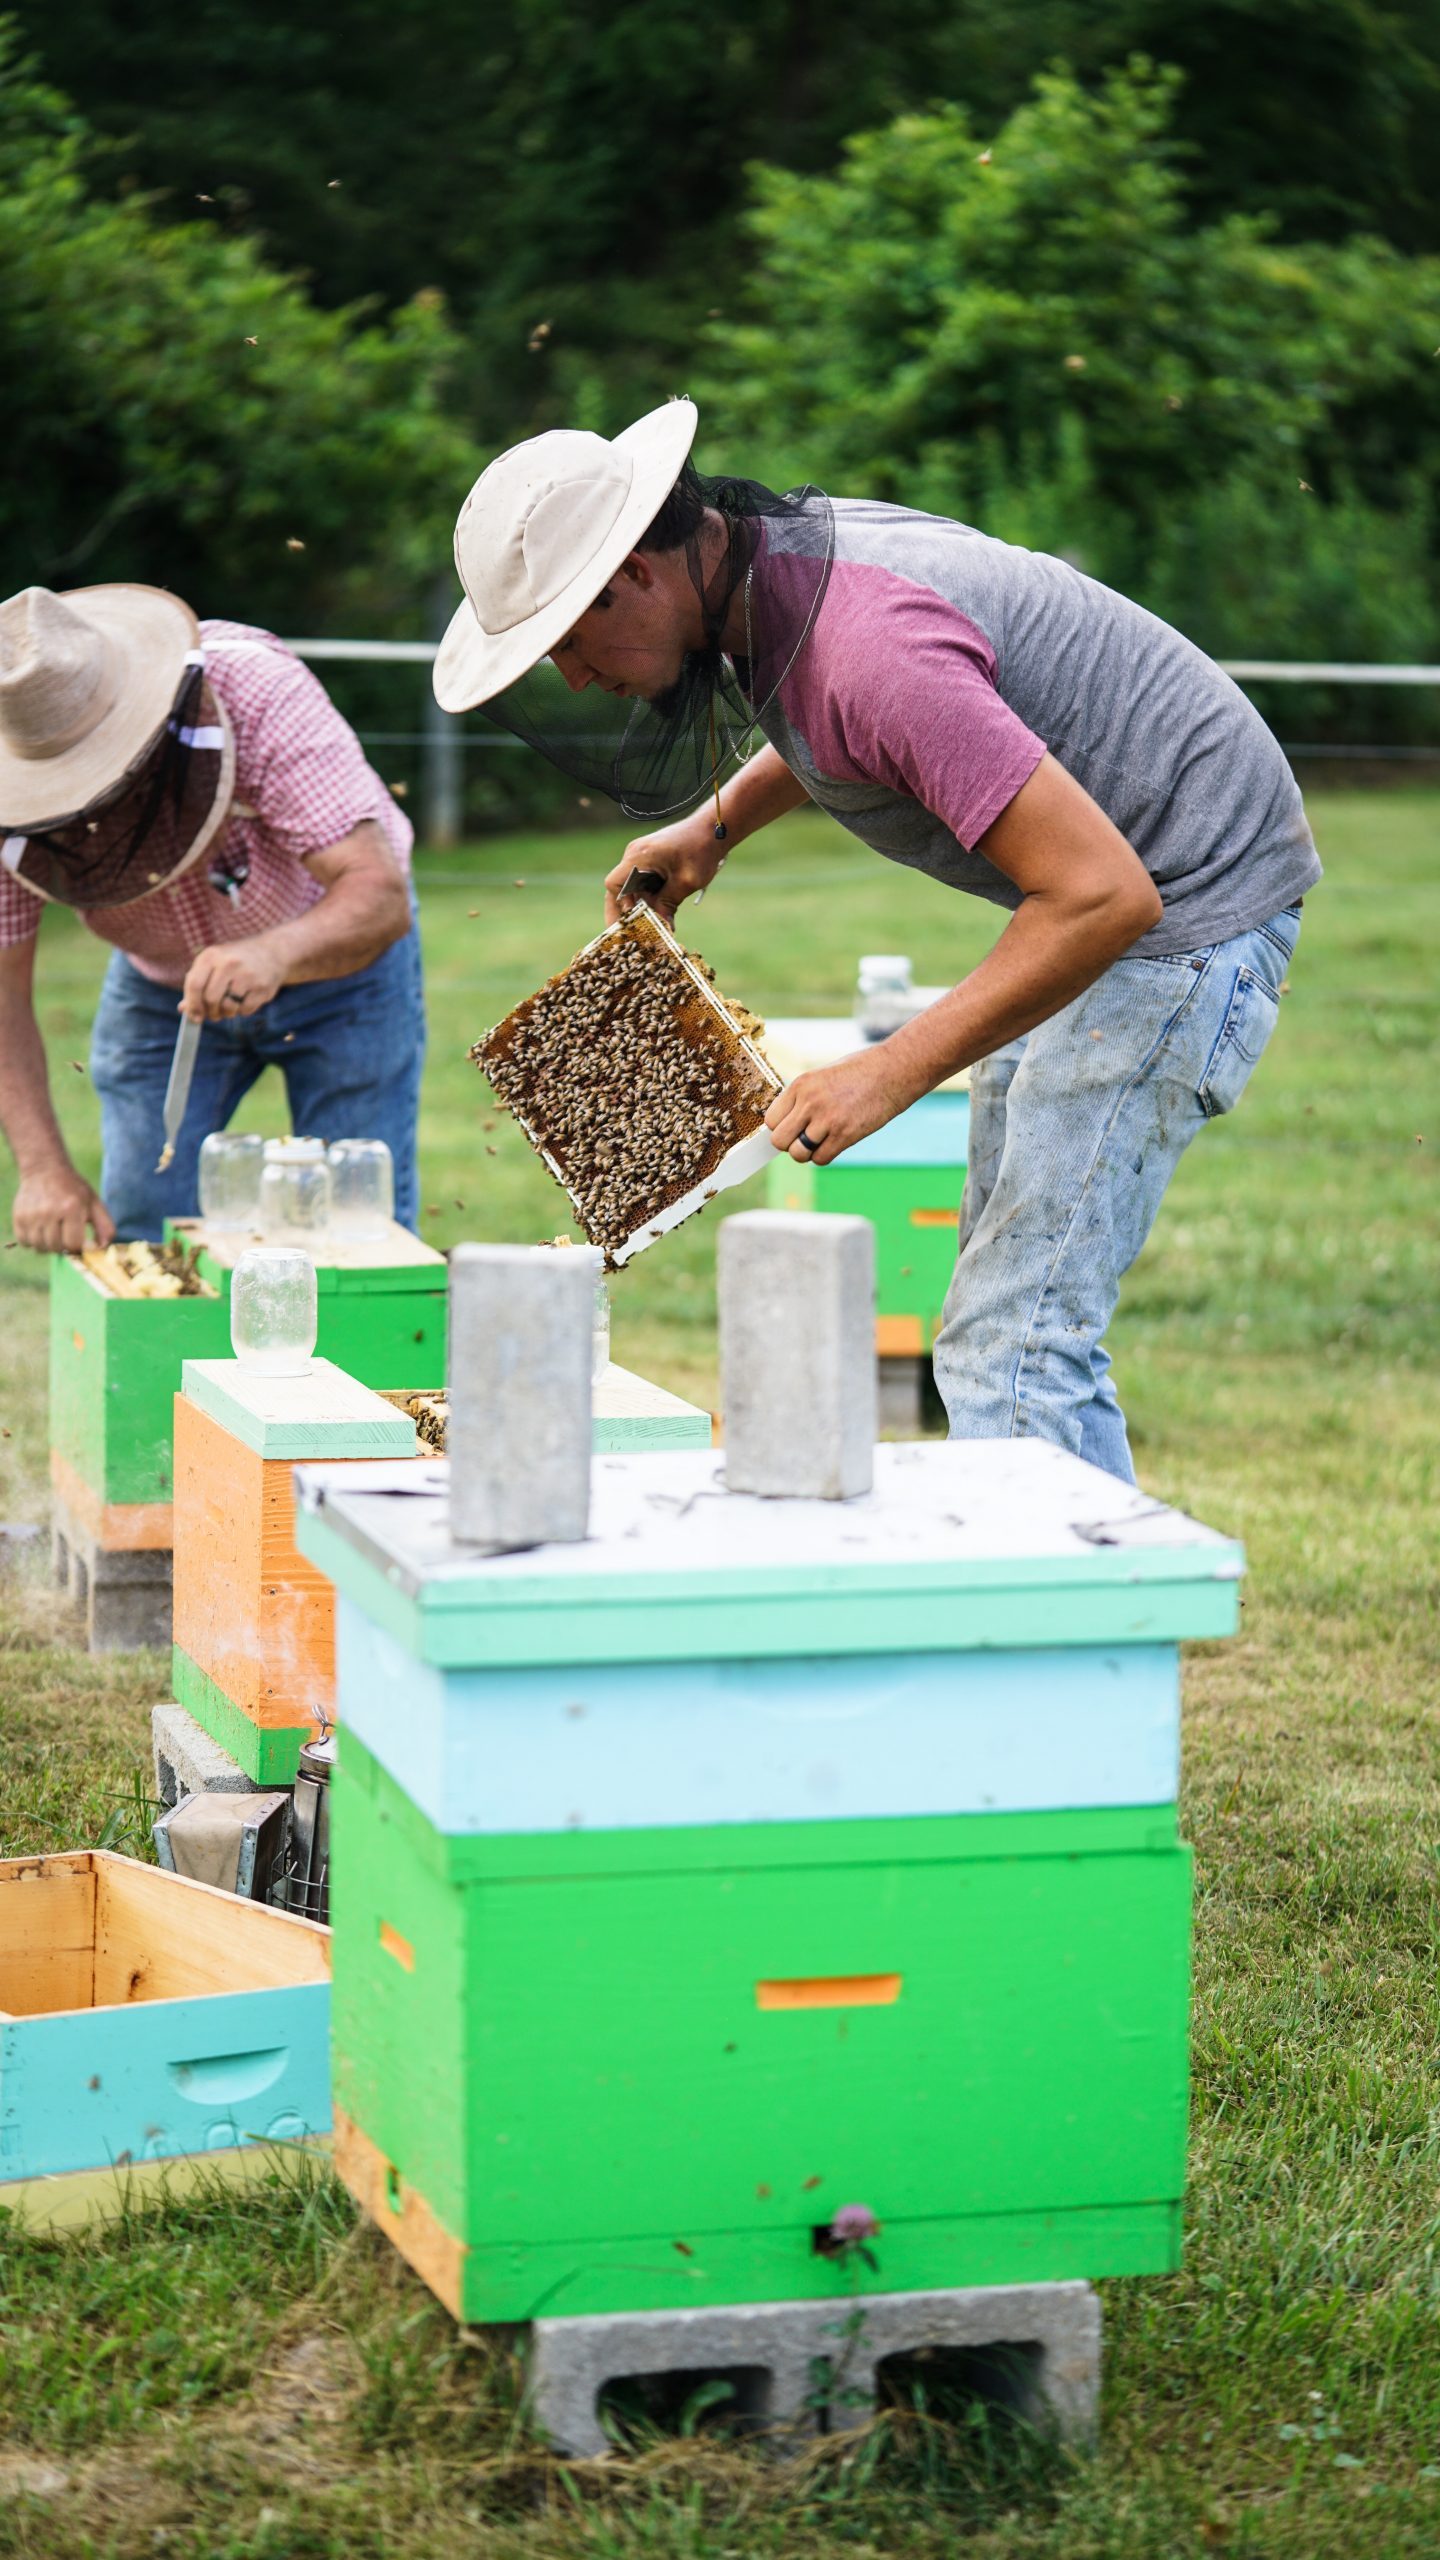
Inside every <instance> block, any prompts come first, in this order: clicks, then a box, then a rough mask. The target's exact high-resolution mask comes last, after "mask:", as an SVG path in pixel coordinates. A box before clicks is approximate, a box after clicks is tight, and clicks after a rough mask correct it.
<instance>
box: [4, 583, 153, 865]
mask: <svg viewBox="0 0 1440 2560" xmlns="http://www.w3.org/2000/svg"><path fill="white" fill-rule="evenodd" d="M199 647H200V626H199V624H198V622H197V621H196V619H195V616H194V614H193V613H192V612H191V610H190V607H189V606H188V604H182V603H181V601H180V598H179V597H178V596H172V595H170V594H169V593H167V592H166V590H165V589H163V588H161V587H139V586H105V587H76V588H74V589H72V590H71V591H70V592H69V593H67V594H64V595H52V594H51V592H50V589H49V588H48V587H25V588H23V589H22V590H21V592H20V594H19V595H15V596H10V597H8V598H7V599H6V601H5V602H4V603H3V604H0V826H3V827H4V828H5V829H6V830H7V831H9V832H10V833H12V834H14V833H20V832H24V831H26V830H37V831H38V830H42V829H44V828H45V827H47V826H56V825H59V824H60V823H61V822H62V821H63V820H64V819H66V818H69V817H72V816H74V814H75V813H76V812H77V811H78V810H82V809H86V808H88V807H90V806H91V804H92V803H93V802H94V801H96V800H98V799H99V798H101V797H102V795H103V794H104V793H106V792H107V791H110V790H111V789H113V787H114V786H115V784H117V783H118V782H119V781H120V780H121V779H122V777H123V776H124V775H125V774H126V773H128V772H129V771H130V770H131V769H132V767H134V766H136V765H137V764H139V763H140V762H141V760H142V759H143V758H144V756H145V754H146V752H147V750H148V749H149V748H150V747H151V746H152V745H153V744H154V743H155V741H156V740H157V739H158V738H159V737H160V735H161V732H162V731H163V730H164V727H165V724H166V722H167V720H168V718H169V716H170V711H171V708H172V706H173V704H174V701H175V696H176V694H177V692H178V691H179V687H180V683H181V679H182V677H183V676H184V673H185V667H186V661H187V659H189V658H191V657H193V655H194V653H195V652H196V651H198V649H199Z"/></svg>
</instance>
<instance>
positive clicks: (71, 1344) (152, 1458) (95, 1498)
mask: <svg viewBox="0 0 1440 2560" xmlns="http://www.w3.org/2000/svg"><path fill="white" fill-rule="evenodd" d="M229 1348H230V1310H229V1308H228V1306H227V1305H226V1304H225V1303H224V1301H223V1300H222V1299H220V1298H218V1297H217V1298H116V1297H112V1296H111V1294H110V1292H109V1291H108V1290H107V1289H104V1288H102V1287H101V1285H100V1283H99V1281H98V1280H96V1279H94V1278H93V1277H92V1275H91V1274H90V1272H88V1271H87V1270H86V1269H85V1266H84V1264H83V1263H81V1262H78V1261H74V1260H72V1259H71V1257H70V1256H69V1255H68V1254H56V1255H54V1256H53V1257H52V1260H51V1264H50V1448H51V1474H52V1476H53V1478H54V1481H55V1485H56V1489H57V1491H58V1492H60V1493H61V1495H62V1496H63V1497H64V1498H65V1500H66V1502H67V1505H68V1507H69V1508H70V1509H71V1510H72V1511H73V1512H76V1513H79V1514H80V1515H81V1516H82V1517H83V1518H84V1519H85V1520H86V1522H87V1524H88V1525H89V1526H91V1527H92V1529H93V1531H94V1533H95V1534H96V1536H97V1537H99V1538H100V1539H101V1542H102V1543H107V1542H108V1541H107V1540H106V1535H105V1532H106V1528H107V1526H110V1527H113V1525H114V1524H113V1523H109V1524H107V1523H106V1522H105V1521H104V1519H103V1516H102V1515H103V1511H105V1510H108V1509H109V1508H110V1507H111V1506H113V1505H117V1504H118V1505H124V1506H126V1507H129V1506H131V1505H133V1504H142V1503H143V1504H147V1505H150V1504H162V1505H164V1504H168V1503H169V1501H170V1499H171V1488H172V1483H173V1467H172V1458H171V1431H172V1416H173V1413H174V1406H175V1396H176V1392H177V1390H178V1388H179V1385H180V1371H181V1368H182V1366H183V1364H184V1362H185V1361H187V1360H206V1359H215V1358H218V1357H219V1356H220V1355H221V1354H223V1353H225V1352H227V1351H228V1350H229ZM162 1529H163V1524H157V1535H156V1538H155V1541H154V1543H156V1544H158V1545H160V1546H168V1545H169V1544H170V1539H169V1535H168V1532H166V1533H164V1534H161V1530H162Z"/></svg>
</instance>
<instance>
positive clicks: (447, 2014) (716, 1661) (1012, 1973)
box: [297, 1443, 1241, 2321]
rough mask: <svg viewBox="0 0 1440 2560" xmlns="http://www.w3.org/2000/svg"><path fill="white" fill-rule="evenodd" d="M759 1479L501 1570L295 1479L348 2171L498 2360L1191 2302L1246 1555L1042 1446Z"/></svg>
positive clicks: (642, 1509)
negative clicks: (561, 2338) (329, 1738)
mask: <svg viewBox="0 0 1440 2560" xmlns="http://www.w3.org/2000/svg"><path fill="white" fill-rule="evenodd" d="M719 1467H720V1461H719V1459H718V1458H717V1457H710V1458H706V1457H703V1456H701V1455H699V1454H698V1453H697V1454H695V1455H693V1456H692V1455H676V1456H671V1457H635V1458H612V1459H608V1460H600V1461H597V1463H596V1467H595V1471H594V1481H595V1503H594V1511H593V1516H592V1526H591V1534H590V1537H589V1538H588V1539H587V1540H586V1542H585V1543H584V1545H583V1547H574V1548H550V1549H539V1550H534V1551H532V1552H531V1553H530V1554H528V1555H526V1556H523V1557H520V1556H510V1557H496V1558H479V1557H473V1556H470V1555H467V1554H465V1553H463V1551H457V1550H455V1549H453V1548H452V1547H451V1546H450V1544H449V1540H448V1532H447V1528H446V1504H445V1495H444V1491H443V1479H441V1480H440V1481H439V1482H438V1483H437V1487H436V1489H435V1490H432V1491H431V1492H430V1493H429V1494H427V1495H426V1496H424V1497H423V1498H420V1499H417V1500H415V1501H411V1502H404V1503H401V1502H397V1501H395V1500H394V1499H393V1498H392V1497H390V1496H388V1495H386V1494H384V1493H383V1492H379V1491H373V1490H364V1491H356V1490H355V1489H354V1488H353V1487H351V1488H346V1487H345V1486H344V1485H343V1484H342V1483H341V1482H340V1480H339V1471H338V1470H337V1471H336V1473H335V1475H334V1476H333V1477H331V1478H330V1479H329V1480H328V1481H327V1479H326V1475H325V1471H324V1470H323V1469H306V1470H304V1471H302V1475H301V1479H300V1480H301V1483H302V1487H303V1488H304V1491H303V1498H302V1502H301V1506H300V1510H299V1514H298V1520H297V1538H298V1542H299V1544H300V1546H301V1548H302V1551H303V1552H305V1553H307V1554H308V1555H310V1556H311V1558H312V1559H313V1561H314V1562H315V1563H317V1564H318V1565H319V1566H320V1567H321V1568H322V1570H324V1571H326V1572H327V1573H329V1574H330V1575H331V1576H332V1578H333V1579H334V1581H335V1582H336V1585H337V1590H338V1594H339V1597H338V1603H337V1615H336V1632H337V1681H338V1698H339V1711H340V1720H341V1727H342V1739H341V1747H340V1765H339V1769H338V1771H337V1775H336V1780H335V1794H334V1882H333V1896H332V1916H333V1922H334V1930H335V1992H334V1997H335V2009H334V2074H335V2096H336V2157H337V2162H338V2164H339V2166H340V2168H341V2171H342V2174H343V2175H344V2176H345V2177H346V2179H347V2180H348V2182H349V2183H350V2185H351V2186H352V2188H353V2189H354V2191H355V2192H356V2194H357V2195H358V2196H359V2197H360V2199H361V2201H362V2202H363V2203H364V2204H365V2206H366V2208H367V2209H368V2210H369V2211H370V2212H371V2213H372V2214H373V2215H374V2216H375V2218H376V2219H377V2221H378V2222H379V2223H380V2224H381V2227H382V2228H384V2229H385V2230H386V2231H387V2232H389V2234H390V2236H391V2237H392V2238H393V2239H394V2240H395V2242H396V2244H397V2246H398V2247H399V2248H400V2249H401V2250H402V2251H403V2252H404V2253H405V2254H406V2255H407V2256H408V2257H409V2258H410V2259H411V2261H412V2263H413V2264H414V2265H415V2266H416V2267H417V2268H418V2269H419V2270H420V2272H421V2273H422V2274H423V2275H424V2276H425V2278H426V2280H427V2281H428V2282H429V2283H430V2284H431V2285H432V2286H433V2288H434V2290H435V2291H436V2292H437V2293H438V2294H439V2295H440V2297H441V2299H442V2300H444V2301H445V2302H446V2303H447V2304H448V2305H449V2307H450V2308H451V2309H452V2311H454V2312H455V2314H456V2315H457V2316H458V2317H461V2318H464V2319H468V2320H475V2321H505V2320H523V2319H532V2318H535V2317H537V2316H540V2315H542V2314H543V2315H544V2316H546V2317H554V2316H557V2315H563V2314H580V2313H592V2312H605V2311H621V2310H648V2309H666V2308H674V2307H681V2306H685V2307H688V2306H700V2305H707V2304H716V2303H729V2302H734V2303H739V2302H751V2301H777V2300H782V2301H783V2300H795V2299H802V2298H815V2297H819V2298H822V2299H824V2298H828V2297H829V2296H831V2295H843V2294H844V2293H845V2292H847V2291H848V2290H849V2289H850V2288H851V2287H852V2286H856V2287H858V2288H859V2289H860V2290H861V2291H867V2290H868V2291H877V2292H886V2293H889V2292H895V2291H904V2290H907V2289H911V2288H915V2289H926V2288H933V2287H937V2286H966V2285H986V2284H1009V2283H1015V2282H1021V2281H1028V2280H1037V2281H1038V2280H1050V2279H1056V2278H1061V2277H1075V2276H1081V2277H1097V2276H1107V2275H1118V2274H1137V2273H1147V2272H1156V2271H1159V2270H1162V2269H1165V2268H1170V2267H1173V2266H1175V2265H1176V2264H1177V2263H1178V2253H1179V2245H1180V2198H1181V2194H1182V2189H1183V2181H1184V2166H1185V2119H1186V2050H1187V2047H1186V2036H1187V2012H1188V1982H1189V1905H1190V1875H1189V1853H1188V1850H1187V1849H1186V1848H1185V1847H1184V1846H1183V1844H1182V1843H1181V1842H1180V1841H1179V1838H1178V1835H1177V1830H1176V1814H1175V1794H1176V1781H1177V1771H1178V1730H1179V1683H1178V1667H1177V1641H1178V1639H1179V1638H1181V1637H1183V1636H1186V1635H1202V1634H1203V1635H1212V1636H1213V1635H1219V1634H1223V1633H1225V1632H1227V1631H1228V1630H1229V1629H1230V1628H1232V1627H1233V1625H1234V1623H1235V1618H1236V1584H1237V1579H1238V1575H1239V1572H1240V1569H1241V1558H1240V1553H1239V1550H1238V1549H1237V1548H1235V1547H1234V1546H1233V1545H1231V1544H1230V1543H1229V1542H1228V1541H1226V1540H1224V1539H1221V1538H1218V1537H1216V1536H1215V1535H1214V1534H1213V1533H1212V1532H1209V1531H1207V1530H1204V1529H1201V1528H1199V1527H1198V1526H1197V1525H1196V1524H1194V1523H1193V1522H1189V1521H1186V1520H1184V1519H1183V1518H1182V1517H1181V1516H1180V1515H1178V1514H1175V1513H1172V1512H1164V1511H1161V1510H1159V1509H1157V1507H1156V1506H1154V1505H1153V1504H1149V1503H1147V1502H1146V1501H1145V1499H1144V1497H1142V1496H1140V1495H1138V1494H1135V1493H1133V1492H1132V1491H1130V1490H1129V1489H1128V1488H1125V1487H1122V1486H1117V1485H1116V1484H1115V1483H1114V1482H1113V1481H1112V1480H1111V1479H1109V1478H1106V1477H1104V1476H1101V1475H1099V1474H1098V1473H1097V1472H1096V1471H1095V1470H1093V1469H1091V1468H1089V1467H1086V1466H1084V1465H1082V1463H1081V1462H1080V1461H1079V1460H1078V1459H1072V1458H1070V1457H1068V1456H1066V1455H1064V1454H1063V1453H1061V1452H1059V1451H1056V1450H1053V1449H1049V1448H1045V1447H1043V1446H1042V1445H1041V1444H1038V1443H1020V1444H1009V1443H969V1444H967V1443H953V1444H949V1445H948V1446H939V1445H935V1444H930V1445H926V1446H923V1447H908V1448H887V1449H884V1450H881V1451H878V1452H877V1481H876V1490H875V1493H874V1494H873V1495H871V1496H868V1497H864V1498H862V1499H861V1500H859V1501H857V1502H854V1503H844V1504H825V1503H791V1504H783V1505H782V1504H779V1503H774V1502H771V1503H761V1502H755V1501H746V1500H741V1499H737V1498H735V1497H729V1496H726V1495H725V1494H724V1492H723V1483H722V1479H721V1476H720V1473H719ZM847 2203H864V2204H867V2205H869V2206H870V2208H871V2209H872V2210H873V2211H874V2212H875V2213H876V2214H877V2215H878V2216H879V2218H880V2221H881V2224H882V2233H881V2237H880V2240H879V2241H878V2243H877V2244H876V2257H877V2265H876V2267H875V2269H874V2270H873V2271H872V2270H867V2269H865V2268H864V2267H863V2266H860V2267H858V2268H857V2267H854V2266H850V2267H846V2268H844V2269H841V2268H838V2267H837V2265H836V2263H835V2261H834V2260H833V2259H832V2258H831V2257H828V2256H827V2255H826V2254H825V2253H824V2250H823V2247H822V2246H821V2245H819V2244H820V2243H821V2242H822V2241H823V2236H824V2232H825V2230H826V2227H827V2226H828V2224H829V2221H830V2219H831V2217H832V2216H833V2214H834V2213H835V2212H836V2211H837V2210H838V2208H839V2207H840V2206H841V2205H842V2204H847Z"/></svg>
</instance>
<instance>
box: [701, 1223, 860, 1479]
mask: <svg viewBox="0 0 1440 2560" xmlns="http://www.w3.org/2000/svg"><path fill="white" fill-rule="evenodd" d="M718 1259H719V1282H720V1401H721V1409H722V1411H723V1413H724V1416H725V1482H726V1486H727V1488H728V1490H729V1491H730V1492H731V1493H758V1494H778V1495H791V1496H795V1497H809V1498H811V1499H819V1500H821V1501H826V1502H837V1501H841V1500H843V1499H844V1498H845V1497H846V1496H848V1495H851V1494H857V1493H868V1492H869V1490H870V1486H871V1482H872V1478H873V1472H874V1451H875V1430H876V1412H875V1353H874V1339H875V1238H874V1234H873V1231H872V1229H871V1227H870V1225H869V1223H868V1221H867V1220H866V1219H864V1218H827V1217H810V1216H806V1215H803V1214H800V1213H794V1214H791V1213H788V1212H784V1211H778V1210H773V1209H752V1210H748V1211H746V1212H745V1213H744V1214H743V1215H742V1216H740V1217H738V1218H727V1219H726V1220H725V1223H724V1225H723V1226H722V1227H721V1229H720V1249H719V1258H718Z"/></svg>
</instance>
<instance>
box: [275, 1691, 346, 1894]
mask: <svg viewBox="0 0 1440 2560" xmlns="http://www.w3.org/2000/svg"><path fill="white" fill-rule="evenodd" d="M334 1769H335V1736H334V1735H333V1733H322V1734H319V1735H317V1737H316V1739H315V1740H314V1741H313V1742H307V1743H306V1744H305V1746H304V1748H303V1750H302V1751H301V1754H300V1766H299V1770H298V1772H297V1774H296V1779H295V1792H294V1795H293V1796H292V1798H291V1802H290V1844H289V1849H288V1853H287V1856H286V1861H285V1893H284V1905H285V1909H286V1910H287V1911H293V1912H295V1913H297V1914H298V1915H299V1917H300V1918H301V1919H302V1920H325V1921H328V1920H329V1917H330V1780H331V1777H332V1776H333V1774H334Z"/></svg>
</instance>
